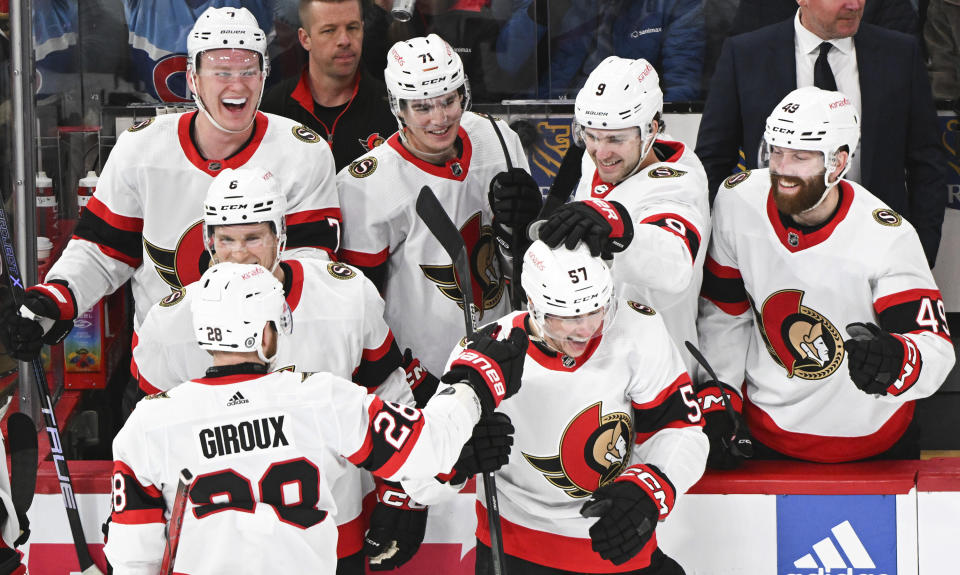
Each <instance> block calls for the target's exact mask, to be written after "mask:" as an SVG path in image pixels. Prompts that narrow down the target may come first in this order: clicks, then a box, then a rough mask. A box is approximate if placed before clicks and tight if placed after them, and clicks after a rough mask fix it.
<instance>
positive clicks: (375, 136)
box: [357, 132, 386, 152]
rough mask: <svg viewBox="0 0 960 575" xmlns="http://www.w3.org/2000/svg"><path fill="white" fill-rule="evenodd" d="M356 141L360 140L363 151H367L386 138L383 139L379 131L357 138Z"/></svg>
mask: <svg viewBox="0 0 960 575" xmlns="http://www.w3.org/2000/svg"><path fill="white" fill-rule="evenodd" d="M357 141H358V142H360V145H361V146H363V151H365V152H369V151H370V150H372V149H374V148H376V147H377V146H379V145H380V144H382V143H384V142H385V141H386V140H384V139H383V136H381V135H380V133H379V132H374V133H372V134H370V135H369V136H367V137H366V138H357Z"/></svg>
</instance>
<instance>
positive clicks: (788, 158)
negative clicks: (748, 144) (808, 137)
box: [757, 138, 846, 188]
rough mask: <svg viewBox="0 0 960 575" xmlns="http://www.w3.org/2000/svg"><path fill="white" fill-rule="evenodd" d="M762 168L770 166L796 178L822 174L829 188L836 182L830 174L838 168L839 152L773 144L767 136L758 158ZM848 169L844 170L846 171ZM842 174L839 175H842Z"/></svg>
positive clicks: (761, 145) (758, 163)
mask: <svg viewBox="0 0 960 575" xmlns="http://www.w3.org/2000/svg"><path fill="white" fill-rule="evenodd" d="M757 165H758V166H759V167H760V168H770V172H771V173H773V174H777V175H781V176H790V177H795V178H814V177H817V176H820V175H822V176H823V181H824V185H826V186H827V187H828V188H829V187H830V186H832V185H833V184H835V183H836V180H834V179H831V178H830V174H831V173H832V172H833V171H834V170H835V169H836V168H837V154H836V152H834V153H832V154H829V155H827V154H824V153H823V152H821V151H820V150H797V149H793V148H787V147H784V146H778V145H776V144H771V143H769V142H768V141H767V139H766V138H764V139H763V141H762V142H761V144H760V152H759V155H758V158H757ZM845 171H846V170H844V172H845ZM842 176H843V174H840V176H839V177H842Z"/></svg>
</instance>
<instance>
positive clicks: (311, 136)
mask: <svg viewBox="0 0 960 575" xmlns="http://www.w3.org/2000/svg"><path fill="white" fill-rule="evenodd" d="M291 131H292V132H293V136H294V137H295V138H296V139H298V140H300V141H301V142H306V143H308V144H316V143H317V142H319V141H321V140H323V138H321V137H320V134H318V133H316V132H314V131H313V130H311V129H310V128H308V127H306V126H294V127H293V128H292V129H291Z"/></svg>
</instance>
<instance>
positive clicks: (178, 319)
mask: <svg viewBox="0 0 960 575" xmlns="http://www.w3.org/2000/svg"><path fill="white" fill-rule="evenodd" d="M286 212H287V203H286V198H285V197H284V195H283V192H282V191H281V188H280V185H279V184H278V183H277V178H276V177H274V175H273V174H271V173H270V172H267V171H265V170H263V169H259V168H252V167H244V168H238V169H236V170H232V169H229V168H227V169H225V170H222V171H221V172H220V174H219V175H218V176H217V177H216V178H214V180H213V182H212V183H211V184H210V189H209V191H208V192H207V197H206V199H205V200H204V224H205V225H204V229H203V237H204V244H205V245H206V247H207V250H208V251H209V253H210V259H211V261H213V262H218V261H228V262H233V263H244V264H254V263H255V264H260V265H262V266H263V267H265V268H267V269H268V270H271V271H272V273H273V275H274V277H276V278H277V280H279V281H280V282H281V284H282V285H283V286H284V295H285V297H286V300H287V305H288V306H289V308H290V310H291V314H292V317H293V320H294V323H295V324H296V325H297V337H296V338H295V339H294V338H291V339H290V340H289V341H287V342H286V345H284V346H283V347H282V348H281V350H280V351H279V352H278V354H277V357H276V359H275V362H274V363H275V365H276V368H275V369H277V370H290V371H298V372H310V373H312V372H320V371H324V372H328V373H332V374H334V375H336V376H339V377H342V378H345V379H352V380H353V381H354V382H355V383H357V384H359V385H362V386H364V387H366V388H367V389H368V390H369V391H370V392H375V393H376V394H377V395H378V396H380V397H381V398H382V399H385V400H389V401H396V402H399V403H413V401H414V397H413V395H411V392H410V387H409V386H408V384H407V381H406V377H405V373H404V370H403V368H402V367H401V361H402V357H401V354H400V350H399V349H398V348H397V344H396V342H395V341H394V338H393V333H392V332H391V331H390V328H389V327H387V325H386V323H385V322H384V320H383V300H382V299H380V296H379V295H378V294H377V290H376V288H375V287H374V286H373V284H372V283H370V281H369V280H367V279H366V278H364V277H363V275H362V274H361V273H359V272H358V271H357V270H356V269H354V268H352V267H350V266H348V265H345V264H341V263H336V262H329V261H322V260H319V259H316V258H287V259H285V260H282V261H281V260H280V259H279V258H280V254H281V253H282V251H283V245H284V243H285V242H286V238H287V229H286V225H285V221H284V214H285V213H286ZM199 289H200V285H199V284H198V283H197V282H194V283H192V284H190V285H188V286H184V287H183V288H181V289H179V290H177V291H175V292H174V293H172V294H171V295H170V296H168V297H166V298H164V299H162V300H160V302H158V303H157V304H155V305H154V306H153V307H152V308H151V309H150V312H149V313H148V314H147V317H146V318H145V319H144V321H143V323H142V324H141V325H140V331H139V340H138V343H137V347H136V348H134V351H133V356H134V360H135V361H136V363H137V367H138V371H139V377H140V386H141V389H142V390H143V391H144V392H145V393H158V392H160V391H167V390H169V389H171V388H173V387H174V386H176V385H179V384H180V383H182V382H184V381H187V380H189V379H191V378H193V377H197V376H200V375H202V374H203V373H204V371H205V370H206V369H207V368H208V367H210V365H211V364H212V358H211V357H210V355H209V354H208V353H207V352H206V351H204V350H203V349H201V348H200V347H198V346H197V342H196V338H195V336H194V333H193V330H192V328H191V325H192V323H191V316H190V305H191V301H192V300H193V298H194V297H196V294H197V292H198V290H199ZM321 340H322V341H323V342H324V343H323V352H322V353H319V352H318V351H317V342H318V341H321ZM431 393H432V390H431ZM418 395H420V394H418ZM427 398H429V395H426V396H421V397H420V399H421V405H422V402H425V401H426V399H427ZM361 475H362V472H361V471H360V470H359V469H357V468H356V467H354V466H352V465H348V464H347V463H346V462H342V464H341V465H340V466H339V469H338V470H337V475H336V477H335V478H328V479H331V484H332V491H333V495H334V499H335V500H336V502H337V511H336V513H335V514H334V517H333V519H334V520H335V522H336V524H337V526H338V528H339V531H340V537H339V540H338V549H337V553H338V556H339V557H340V558H341V561H340V563H339V564H338V567H337V569H338V571H337V572H338V573H339V574H340V575H346V574H354V573H359V574H362V573H363V556H362V555H361V553H360V551H361V548H362V547H363V544H364V532H365V531H366V525H365V522H364V521H363V517H362V516H361V513H362V511H363V509H362V500H363V494H364V487H363V485H362V483H361V482H362V480H361ZM377 490H378V499H379V500H380V501H381V503H378V505H377V507H376V508H375V509H374V511H373V515H372V519H371V532H370V534H368V536H367V537H368V538H370V539H371V540H374V541H376V540H379V539H383V538H389V540H390V541H394V540H395V541H397V547H398V555H397V556H395V558H394V559H393V560H392V562H397V561H399V560H400V559H401V558H404V557H407V558H409V557H408V556H412V555H413V553H415V552H416V550H417V547H418V546H419V544H420V542H421V541H422V540H423V534H424V530H425V529H426V512H425V511H424V510H423V508H422V506H416V505H414V504H412V503H411V502H410V501H409V499H408V498H406V496H405V494H404V493H403V492H402V490H400V489H399V486H391V485H388V484H385V483H382V482H378V484H377ZM383 500H389V501H392V502H394V503H395V505H393V506H388V505H386V504H384V503H382V501H383ZM379 562H383V561H378V563H379ZM387 564H391V562H387Z"/></svg>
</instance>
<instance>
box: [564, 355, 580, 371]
mask: <svg viewBox="0 0 960 575" xmlns="http://www.w3.org/2000/svg"><path fill="white" fill-rule="evenodd" d="M560 362H561V363H563V367H565V368H567V369H571V368H573V367H574V366H576V365H577V360H576V359H575V358H572V357H570V356H569V355H567V354H563V358H562V359H561V360H560Z"/></svg>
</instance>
